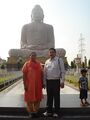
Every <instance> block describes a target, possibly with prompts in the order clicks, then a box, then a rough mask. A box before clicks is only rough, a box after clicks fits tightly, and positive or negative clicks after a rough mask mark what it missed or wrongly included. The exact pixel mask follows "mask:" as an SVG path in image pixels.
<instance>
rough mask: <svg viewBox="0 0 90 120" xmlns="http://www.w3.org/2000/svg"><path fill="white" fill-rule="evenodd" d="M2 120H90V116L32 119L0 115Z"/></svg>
mask: <svg viewBox="0 0 90 120" xmlns="http://www.w3.org/2000/svg"><path fill="white" fill-rule="evenodd" d="M0 120H90V116H62V117H59V118H53V117H47V118H46V117H39V118H34V119H33V118H32V119H31V118H29V117H28V116H10V115H9V116H8V115H4V116H3V115H0Z"/></svg>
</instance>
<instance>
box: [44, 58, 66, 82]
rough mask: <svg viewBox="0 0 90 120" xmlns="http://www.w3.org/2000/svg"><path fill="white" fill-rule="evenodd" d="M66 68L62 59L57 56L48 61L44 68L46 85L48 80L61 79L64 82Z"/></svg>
mask: <svg viewBox="0 0 90 120" xmlns="http://www.w3.org/2000/svg"><path fill="white" fill-rule="evenodd" d="M64 77H65V68H64V62H63V60H62V58H59V57H57V56H55V57H54V58H53V59H48V60H47V61H46V62H45V66H44V84H45V82H46V79H48V80H50V79H53V80H55V79H60V80H61V81H62V82H64Z"/></svg>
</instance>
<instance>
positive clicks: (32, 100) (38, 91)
mask: <svg viewBox="0 0 90 120" xmlns="http://www.w3.org/2000/svg"><path fill="white" fill-rule="evenodd" d="M22 72H23V84H24V90H25V93H24V99H25V102H26V104H27V110H28V112H29V113H30V115H33V116H35V115H36V114H37V112H38V110H39V106H40V101H41V100H42V98H43V95H42V86H43V82H42V81H43V70H42V66H41V64H40V62H39V61H37V60H36V53H35V52H32V53H31V55H30V59H29V60H28V61H26V62H25V64H24V65H23V68H22Z"/></svg>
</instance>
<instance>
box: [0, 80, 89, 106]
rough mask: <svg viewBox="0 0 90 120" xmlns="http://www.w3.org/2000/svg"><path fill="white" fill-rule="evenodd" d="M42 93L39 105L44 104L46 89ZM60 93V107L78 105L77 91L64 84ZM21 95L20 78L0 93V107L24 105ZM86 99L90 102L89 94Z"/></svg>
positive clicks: (21, 84)
mask: <svg viewBox="0 0 90 120" xmlns="http://www.w3.org/2000/svg"><path fill="white" fill-rule="evenodd" d="M43 94H44V99H43V100H42V102H41V107H45V106H46V90H44V89H43ZM60 94H61V95H60V105H61V107H62V108H63V107H65V108H71V107H80V100H79V91H77V90H75V89H73V88H71V87H69V86H65V88H64V89H61V91H60ZM23 95H24V89H23V82H22V80H20V81H18V82H17V83H15V84H14V85H12V86H10V87H9V88H8V89H6V90H4V91H3V92H1V93H0V107H25V103H24V99H23ZM88 101H89V102H90V94H89V97H88Z"/></svg>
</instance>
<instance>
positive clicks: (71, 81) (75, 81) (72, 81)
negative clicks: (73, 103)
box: [65, 75, 90, 90]
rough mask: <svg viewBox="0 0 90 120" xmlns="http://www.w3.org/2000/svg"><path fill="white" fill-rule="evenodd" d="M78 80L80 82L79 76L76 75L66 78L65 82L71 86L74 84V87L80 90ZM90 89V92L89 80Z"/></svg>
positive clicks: (89, 82)
mask: <svg viewBox="0 0 90 120" xmlns="http://www.w3.org/2000/svg"><path fill="white" fill-rule="evenodd" d="M78 80H79V76H74V75H66V76H65V81H66V82H68V83H69V84H72V85H73V86H75V87H77V88H78ZM88 87H89V90H90V80H88Z"/></svg>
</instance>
